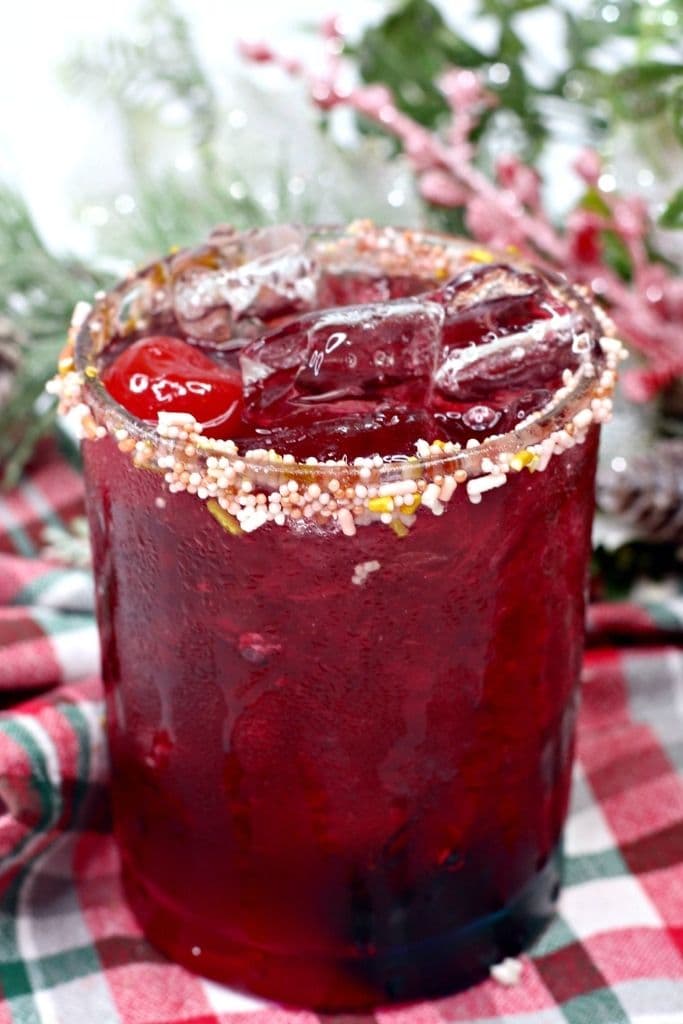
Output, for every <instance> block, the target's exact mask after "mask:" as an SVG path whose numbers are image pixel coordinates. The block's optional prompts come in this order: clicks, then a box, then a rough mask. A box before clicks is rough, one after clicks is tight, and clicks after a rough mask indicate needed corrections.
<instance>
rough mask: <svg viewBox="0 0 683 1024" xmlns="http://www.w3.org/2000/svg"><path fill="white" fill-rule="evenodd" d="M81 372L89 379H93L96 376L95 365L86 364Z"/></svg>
mask: <svg viewBox="0 0 683 1024" xmlns="http://www.w3.org/2000/svg"><path fill="white" fill-rule="evenodd" d="M83 373H84V374H85V375H86V377H87V378H88V379H89V380H94V379H95V377H96V376H97V367H96V366H86V368H85V370H84V371H83Z"/></svg>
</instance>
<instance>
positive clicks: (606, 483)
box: [597, 438, 683, 544]
mask: <svg viewBox="0 0 683 1024" xmlns="http://www.w3.org/2000/svg"><path fill="white" fill-rule="evenodd" d="M597 500H598V506H599V508H600V509H601V510H602V511H603V512H606V513H607V514H609V515H612V516H616V517H617V518H618V519H619V520H620V522H622V523H624V524H625V525H628V526H630V527H631V529H632V530H633V533H634V535H635V536H636V538H637V539H638V540H643V541H657V542H659V541H667V542H673V543H677V544H680V543H683V440H680V439H679V438H670V439H667V440H665V441H658V442H656V443H655V444H654V445H653V446H652V448H651V449H650V450H649V451H647V452H642V453H640V454H639V455H633V456H630V457H628V456H626V457H622V456H617V457H615V458H613V459H612V461H611V463H610V465H609V466H607V467H605V468H604V469H601V470H600V471H599V473H598V485H597Z"/></svg>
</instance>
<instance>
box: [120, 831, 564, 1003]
mask: <svg viewBox="0 0 683 1024" xmlns="http://www.w3.org/2000/svg"><path fill="white" fill-rule="evenodd" d="M560 879H561V853H560V851H559V849H558V850H556V851H555V853H554V854H553V856H552V857H551V858H550V859H549V860H548V862H547V863H546V864H545V866H544V867H543V868H542V869H541V870H540V871H539V872H538V874H537V875H535V876H534V878H533V879H532V880H531V881H530V882H529V883H528V884H527V885H526V886H525V887H524V889H523V890H522V891H521V892H520V893H519V894H518V895H517V897H516V898H515V899H513V900H511V901H510V902H509V903H508V904H507V905H506V906H505V907H503V908H502V909H501V910H499V911H497V912H496V913H495V914H490V915H488V916H486V917H480V918H478V919H476V920H475V921H472V922H471V923H470V924H468V925H467V926H465V927H460V928H458V929H457V930H454V931H452V932H444V933H442V934H440V935H437V936H434V937H433V938H430V939H427V940H424V941H422V942H419V943H414V944H411V945H407V946H400V947H392V948H390V949H388V950H383V951H380V952H378V953H376V954H374V955H368V956H365V957H358V958H348V959H336V960H333V959H329V958H327V957H326V958H324V959H322V958H320V959H318V958H315V957H313V956H311V955H310V954H306V955H305V956H300V955H299V956H297V955H295V954H292V955H291V956H290V955H282V953H280V952H272V951H269V950H264V949H260V948H257V947H254V946H246V945H243V944H238V943H234V942H231V941H229V940H226V937H225V935H223V934H218V933H216V932H212V931H211V930H207V929H206V928H205V927H202V926H201V925H200V926H199V928H198V927H197V920H196V918H190V917H189V916H185V915H183V913H182V911H181V910H179V908H178V907H177V906H175V905H173V906H171V904H170V903H169V904H164V903H162V902H160V901H159V898H158V895H154V896H153V895H152V894H151V892H150V890H149V888H148V887H147V886H146V885H145V883H144V882H143V881H142V880H141V879H140V878H139V876H136V875H135V874H134V872H132V871H131V870H130V867H129V866H126V867H125V868H124V882H125V887H126V893H127V896H128V899H129V901H130V904H131V906H132V908H133V911H134V912H135V914H136V916H137V918H138V919H139V921H140V923H141V925H142V928H143V930H144V931H145V934H146V935H147V937H148V939H149V940H150V942H151V943H152V944H153V945H154V946H156V947H157V948H158V949H159V950H161V951H162V952H163V953H165V954H166V955H167V956H169V957H170V958H171V959H172V960H174V961H176V962H178V963H181V964H183V965H184V966H185V967H187V968H189V969H190V970H192V971H194V972H196V973H198V974H202V975H205V976H206V977H209V978H213V979H215V980H217V981H221V982H223V983H224V984H226V985H229V986H231V987H233V988H237V989H241V990H242V991H247V992H250V993H251V994H253V995H256V996H261V997H263V998H266V999H272V1000H276V1001H277V1002H281V1003H287V1004H289V1005H293V1006H305V1007H310V1008H312V1009H316V1010H324V1011H349V1010H367V1009H371V1008H372V1007H376V1006H379V1005H382V1004H386V1003H393V1002H408V1001H411V1000H416V999H423V998H426V997H435V996H444V995H449V994H452V993H454V992H457V991H458V990H460V989H463V988H466V987H468V986H469V985H472V984H474V983H475V982H477V981H480V980H482V979H483V978H485V977H486V976H487V975H488V970H489V967H490V966H491V965H492V964H495V963H498V962H500V961H501V960H503V959H504V958H505V957H506V956H516V955H517V954H518V953H520V952H521V951H522V950H523V949H524V948H525V947H527V946H528V945H529V944H530V943H531V942H532V941H533V940H534V939H535V938H536V937H537V936H538V934H539V933H540V932H541V931H542V930H543V928H544V927H545V926H546V925H547V924H548V922H549V921H550V919H551V918H552V915H553V913H554V908H555V902H556V900H557V895H558V892H559V888H560ZM190 936H191V938H190Z"/></svg>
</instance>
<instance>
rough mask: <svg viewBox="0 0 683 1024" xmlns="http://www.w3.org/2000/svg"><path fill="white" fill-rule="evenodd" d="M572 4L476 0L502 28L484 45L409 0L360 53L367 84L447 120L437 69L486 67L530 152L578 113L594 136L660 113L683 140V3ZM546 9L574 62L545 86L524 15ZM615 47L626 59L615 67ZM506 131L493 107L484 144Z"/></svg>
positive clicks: (427, 3) (419, 0)
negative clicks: (608, 57) (609, 65)
mask: <svg viewBox="0 0 683 1024" xmlns="http://www.w3.org/2000/svg"><path fill="white" fill-rule="evenodd" d="M572 6H573V5H569V4H566V3H563V2H561V0H477V3H476V4H475V6H474V12H473V17H474V18H475V19H476V18H478V17H488V18H493V19H495V22H496V23H497V28H498V31H497V36H496V41H495V43H494V44H493V46H492V47H490V48H489V49H488V50H486V51H484V50H482V49H478V48H476V47H473V46H472V45H471V44H470V43H469V42H468V41H467V40H466V39H464V38H463V37H462V35H460V34H459V33H458V32H457V31H455V30H454V29H452V28H450V27H449V26H448V25H447V24H446V22H445V21H444V18H443V17H442V15H441V14H440V13H439V11H438V10H437V9H436V7H435V6H434V5H433V3H432V2H431V0H402V2H401V3H399V4H398V5H394V7H393V8H392V10H391V11H390V13H389V14H388V15H387V16H386V17H385V18H384V20H383V21H382V22H380V23H379V24H377V25H374V26H372V27H371V28H369V29H367V31H366V32H365V33H364V35H363V37H362V39H361V41H360V43H359V44H358V45H357V46H356V47H355V48H354V49H353V51H352V53H353V54H354V55H355V56H356V58H357V61H358V67H359V70H360V73H361V75H362V77H363V78H364V80H365V81H368V82H383V83H385V84H386V85H388V86H389V87H390V88H391V89H392V90H393V92H394V93H395V95H396V98H397V102H398V104H399V106H400V107H401V108H402V109H403V110H404V111H405V112H406V113H408V114H410V115H411V116H412V117H414V118H415V119H416V120H417V121H419V122H420V123H421V124H424V125H426V126H427V127H430V128H435V127H438V125H439V122H440V120H441V119H442V118H443V116H444V114H445V112H446V109H447V108H446V104H445V101H444V99H443V97H442V96H441V95H440V93H439V91H438V88H437V87H436V85H435V81H436V80H437V79H438V75H439V74H440V73H441V72H442V71H443V70H444V69H445V68H446V67H447V66H449V65H457V66H459V67H465V68H475V69H477V70H479V71H482V72H484V73H485V74H486V75H487V76H489V77H488V87H489V88H490V89H491V91H492V92H494V93H496V94H497V96H498V97H499V110H501V111H504V112H505V113H506V114H508V115H510V114H512V115H513V117H514V120H515V135H516V136H517V137H518V139H519V142H518V146H517V148H518V150H519V151H520V153H521V155H522V156H524V157H526V158H527V159H531V160H536V159H537V158H538V156H539V153H540V151H541V150H542V148H543V145H544V143H545V142H546V140H547V138H548V136H549V134H550V132H551V131H552V130H557V126H558V123H560V122H561V121H562V120H563V118H564V119H566V120H567V122H569V121H570V120H571V121H576V119H577V118H578V121H579V125H578V127H579V128H580V130H582V131H583V134H584V135H585V136H586V137H587V138H590V137H595V136H596V135H597V136H598V137H599V136H600V135H603V136H604V135H605V134H606V133H607V132H608V130H611V129H612V128H613V127H614V126H615V124H616V123H618V122H619V121H645V120H649V119H652V118H653V117H661V118H662V119H663V121H664V123H665V124H666V125H667V126H668V127H669V128H670V129H672V131H673V132H674V133H675V137H676V138H677V139H678V140H679V141H680V142H681V144H682V145H683V42H682V40H683V0H665V2H664V3H659V4H657V5H654V4H651V3H643V2H641V0H615V3H612V4H605V2H604V0H593V2H592V3H591V4H590V5H589V7H588V8H587V9H585V10H583V11H581V13H578V12H574V11H573V10H572ZM540 8H550V9H552V10H554V11H555V12H556V14H557V17H558V19H561V22H562V23H563V26H564V32H565V39H566V45H567V50H568V54H569V59H568V61H567V65H566V67H565V69H564V70H563V71H561V72H559V73H554V74H553V73H551V74H550V75H549V78H548V80H547V81H546V83H545V84H544V85H543V86H539V85H537V84H536V83H535V80H534V78H533V76H532V75H531V74H530V73H529V69H530V68H532V67H534V65H535V64H536V63H537V56H538V54H537V52H536V53H535V52H534V50H533V48H532V47H529V46H528V45H527V43H526V42H525V40H524V37H523V36H522V34H521V31H520V16H522V15H524V14H525V13H527V12H529V11H532V10H534V9H540ZM606 12H607V16H606ZM418 39H419V40H420V45H419V46H418V45H416V40H418ZM616 44H618V46H617V45H616ZM608 52H609V53H611V54H612V55H613V61H617V60H619V59H620V60H621V64H620V65H618V66H616V68H614V69H611V70H609V71H608V70H606V69H605V66H604V64H605V54H606V53H608ZM619 54H622V56H621V58H619V56H618V55H619ZM500 65H503V66H504V68H505V69H506V72H505V71H504V74H503V77H504V78H505V81H497V79H499V78H500V75H499V74H498V75H496V74H493V75H492V74H491V69H492V67H494V66H496V70H497V71H498V72H500V71H501V70H503V69H501V68H500V67H499V66H500ZM497 128H498V117H497V113H496V111H495V110H493V111H488V112H487V113H486V114H485V116H484V118H483V121H482V124H481V126H480V133H481V135H482V136H483V141H484V143H486V138H487V133H489V134H490V135H491V136H492V137H493V136H495V134H496V131H497ZM484 150H486V145H484Z"/></svg>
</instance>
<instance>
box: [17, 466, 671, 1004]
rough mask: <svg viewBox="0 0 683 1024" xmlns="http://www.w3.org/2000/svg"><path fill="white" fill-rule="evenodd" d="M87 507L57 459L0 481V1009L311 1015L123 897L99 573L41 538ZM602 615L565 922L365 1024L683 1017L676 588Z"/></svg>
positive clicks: (592, 660) (589, 673) (594, 638)
mask: <svg viewBox="0 0 683 1024" xmlns="http://www.w3.org/2000/svg"><path fill="white" fill-rule="evenodd" d="M81 514H82V485H81V480H80V478H79V476H78V474H77V473H76V472H75V471H74V470H73V469H72V468H70V467H69V466H68V465H67V464H66V463H64V462H63V461H61V460H59V459H58V458H56V457H49V458H47V459H44V460H43V461H42V462H41V463H39V464H38V465H36V466H35V467H34V469H33V471H32V473H31V475H30V476H29V477H28V479H26V480H25V481H24V482H23V483H22V485H21V486H20V487H19V488H18V489H17V491H16V492H14V493H13V494H11V495H8V496H4V497H0V648H1V650H0V701H1V704H0V706H2V707H4V709H5V710H4V711H3V712H2V713H1V714H0V1024H176V1022H178V1024H180V1022H185V1024H219V1022H221V1024H309V1022H310V1024H318V1015H316V1014H314V1013H310V1012H308V1011H296V1010H291V1009H285V1008H282V1007H279V1006H274V1005H270V1004H265V1003H261V1002H258V1001H257V1000H254V999H250V998H247V997H246V996H243V995H240V994H238V993H236V992H232V991H230V990H228V989H226V988H223V987H222V986H220V985H217V984H214V983H213V982H209V981H206V980H204V979H201V978H198V977H196V976H193V975H192V974H190V973H188V972H187V971H185V970H184V969H183V968H181V967H178V966H175V965H173V964H170V963H169V962H168V961H166V960H165V959H164V958H163V957H162V956H160V955H159V954H158V953H156V952H155V951H154V950H153V949H152V948H151V947H150V946H149V945H148V944H147V942H146V941H145V940H144V939H143V937H142V936H141V933H140V929H139V928H138V926H137V924H136V922H135V920H134V919H133V917H132V915H131V913H130V911H129V910H128V908H127V906H126V904H125V902H124V899H123V895H122V892H121V884H120V878H119V861H118V855H117V851H116V847H115V845H114V842H113V840H112V835H111V829H110V819H109V806H108V793H107V772H108V767H107V752H106V745H105V741H104V733H103V707H102V699H101V698H102V694H101V684H100V681H99V679H98V677H97V658H98V652H97V634H96V631H95V628H94V624H93V620H92V610H91V609H92V583H91V579H90V576H89V574H88V572H87V570H76V569H66V568H63V567H62V568H60V567H59V565H58V564H57V563H56V562H54V561H50V560H46V559H45V557H44V551H43V548H44V546H45V538H46V534H45V528H46V527H47V528H48V535H49V536H48V539H51V540H52V542H54V538H55V537H57V538H58V537H59V536H60V531H62V532H63V536H64V537H65V538H68V537H69V536H70V534H69V533H68V527H69V525H70V523H71V522H72V520H73V519H74V517H75V516H79V515H81ZM53 547H54V543H53ZM590 618H591V631H590V637H591V648H590V650H589V652H588V654H587V656H586V661H585V670H584V690H583V694H584V696H583V708H582V713H581V720H580V727H579V744H578V759H577V764H576V770H575V777H574V789H573V798H572V809H571V815H570V819H569V823H568V827H567V833H566V851H567V857H566V884H565V888H564V891H563V894H562V897H561V902H560V910H559V913H558V915H557V918H556V920H555V921H554V923H553V924H552V925H551V927H550V928H549V929H548V930H547V931H546V933H545V934H544V935H543V937H542V938H541V939H540V941H538V942H537V943H536V945H535V947H534V948H533V949H532V951H531V952H530V954H529V955H528V956H525V957H524V958H523V972H522V976H521V980H520V982H519V984H517V985H515V986H512V987H504V986H503V985H501V984H499V983H497V982H495V981H493V980H490V981H487V982H485V983H484V984H481V985H478V986H476V987H475V988H472V989H470V990H469V991H467V992H464V993H461V994H459V995H456V996H452V997H450V998H447V999H440V1000H436V1001H433V1002H428V1003H421V1004H419V1005H412V1006H408V1007H401V1008H395V1009H386V1010H379V1011H377V1012H376V1013H375V1014H374V1015H368V1016H367V1017H366V1018H360V1019H361V1020H362V1021H365V1022H366V1024H369V1019H370V1017H371V1016H373V1017H374V1018H376V1020H377V1022H378V1024H451V1022H452V1024H465V1022H467V1024H494V1022H507V1024H683V865H682V864H681V860H682V858H683V729H682V728H681V718H682V717H683V652H682V651H681V649H680V648H679V646H678V643H677V640H678V639H680V637H681V636H683V601H681V600H680V599H677V598H670V599H669V600H668V601H667V602H666V603H663V602H661V603H650V604H649V605H640V606H635V605H611V606H597V607H594V608H593V609H591V617H590ZM615 638H620V640H621V641H622V646H619V647H617V646H614V639H615ZM627 641H628V643H627ZM338 1021H339V1022H340V1024H351V1019H350V1018H346V1017H344V1016H343V1015H340V1016H338Z"/></svg>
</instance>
